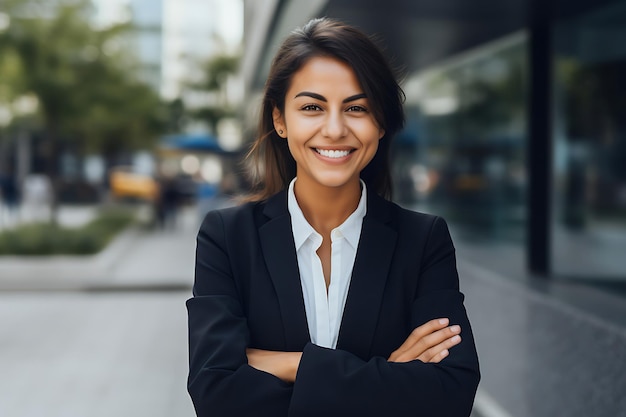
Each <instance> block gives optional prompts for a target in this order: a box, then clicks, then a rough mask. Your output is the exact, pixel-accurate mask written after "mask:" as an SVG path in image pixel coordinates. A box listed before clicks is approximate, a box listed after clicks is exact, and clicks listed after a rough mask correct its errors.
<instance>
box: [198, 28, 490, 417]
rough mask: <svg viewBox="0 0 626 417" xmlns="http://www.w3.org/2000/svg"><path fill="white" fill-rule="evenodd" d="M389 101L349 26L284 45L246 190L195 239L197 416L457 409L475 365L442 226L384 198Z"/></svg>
mask: <svg viewBox="0 0 626 417" xmlns="http://www.w3.org/2000/svg"><path fill="white" fill-rule="evenodd" d="M403 97H404V95H403V93H402V90H401V89H400V87H399V86H398V83H397V81H396V78H395V76H394V74H393V72H392V71H391V69H390V67H389V65H388V64H387V62H386V61H385V59H384V57H383V55H382V53H381V52H380V51H379V49H378V48H377V47H376V46H375V44H374V43H373V42H372V41H371V40H370V39H369V38H368V37H367V36H366V35H364V34H363V33H361V32H360V31H358V30H357V29H355V28H353V27H351V26H347V25H345V24H342V23H340V22H337V21H334V20H331V19H316V20H312V21H311V22H309V23H308V24H307V25H306V26H304V27H303V28H301V29H298V30H296V31H294V32H293V33H292V34H291V35H290V36H289V37H288V38H287V39H286V41H285V42H284V43H283V44H282V46H281V48H280V49H279V51H278V53H277V55H276V57H275V59H274V61H273V64H272V67H271V70H270V74H269V77H268V80H267V82H266V88H265V96H264V99H263V108H262V114H261V121H260V124H259V126H260V131H259V132H258V135H259V137H258V139H257V141H256V142H255V144H254V147H253V151H252V156H253V157H254V158H256V159H255V161H256V162H257V164H258V165H257V166H259V167H261V166H262V168H263V170H262V172H263V175H262V176H260V177H259V181H258V183H257V188H256V194H254V195H253V196H252V197H251V198H250V199H249V202H247V203H245V204H243V205H240V206H238V207H235V208H231V209H224V210H216V211H212V212H210V213H208V214H207V216H206V218H205V220H204V222H203V224H202V226H201V228H200V231H199V234H198V239H197V252H196V275H195V284H194V288H193V298H191V299H190V300H189V301H188V302H187V307H188V313H189V348H190V373H189V380H188V389H189V392H190V395H191V398H192V400H193V402H194V405H195V408H196V412H197V414H198V415H199V416H209V415H210V416H272V417H276V416H287V415H289V416H327V417H328V416H360V417H365V416H405V415H425V416H444V417H445V416H468V415H469V414H470V412H471V409H472V402H473V399H474V395H475V392H476V388H477V385H478V381H479V378H480V375H479V369H478V359H477V354H476V349H475V346H474V340H473V336H472V332H471V328H470V324H469V322H468V318H467V315H466V312H465V308H464V306H463V295H462V294H461V293H460V292H459V282H458V274H457V271H456V265H455V255H454V247H453V244H452V241H451V239H450V234H449V232H448V229H447V226H446V223H445V221H444V220H442V219H441V218H440V217H436V216H431V215H426V214H421V213H415V212H412V211H408V210H405V209H403V208H400V207H399V206H397V205H396V204H394V203H392V202H390V201H389V200H388V199H389V198H390V194H391V179H390V167H389V161H388V156H389V147H390V141H391V140H392V138H393V136H394V134H395V133H397V132H398V130H399V129H401V128H402V126H403V123H404V116H403V108H402V101H403ZM461 332H462V336H461V335H460V333H461Z"/></svg>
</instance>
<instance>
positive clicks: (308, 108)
mask: <svg viewBox="0 0 626 417" xmlns="http://www.w3.org/2000/svg"><path fill="white" fill-rule="evenodd" d="M302 110H305V111H319V110H322V108H321V107H320V106H318V105H317V104H307V105H306V106H304V107H302Z"/></svg>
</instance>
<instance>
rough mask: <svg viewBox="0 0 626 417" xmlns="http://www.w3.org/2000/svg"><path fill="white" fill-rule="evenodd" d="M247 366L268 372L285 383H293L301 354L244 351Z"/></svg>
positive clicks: (258, 350)
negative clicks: (246, 357)
mask: <svg viewBox="0 0 626 417" xmlns="http://www.w3.org/2000/svg"><path fill="white" fill-rule="evenodd" d="M246 355H247V356H248V365H250V366H252V367H253V368H256V369H258V370H260V371H265V372H268V373H270V374H272V375H274V376H275V377H278V378H280V379H282V380H283V381H285V382H290V383H293V382H295V380H296V373H297V372H298V366H299V365H300V358H301V357H302V352H277V351H273V350H262V349H246Z"/></svg>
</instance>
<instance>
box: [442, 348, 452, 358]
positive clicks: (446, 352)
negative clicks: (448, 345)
mask: <svg viewBox="0 0 626 417" xmlns="http://www.w3.org/2000/svg"><path fill="white" fill-rule="evenodd" d="M448 353H450V352H448V349H446V350H442V351H441V353H440V355H441V356H442V357H444V358H445V357H446V356H448Z"/></svg>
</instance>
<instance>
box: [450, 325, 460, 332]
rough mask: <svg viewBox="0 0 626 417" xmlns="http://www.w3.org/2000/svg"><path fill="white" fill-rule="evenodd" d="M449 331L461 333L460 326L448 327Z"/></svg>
mask: <svg viewBox="0 0 626 417" xmlns="http://www.w3.org/2000/svg"><path fill="white" fill-rule="evenodd" d="M450 331H451V332H452V333H459V332H460V331H461V326H452V327H450Z"/></svg>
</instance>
